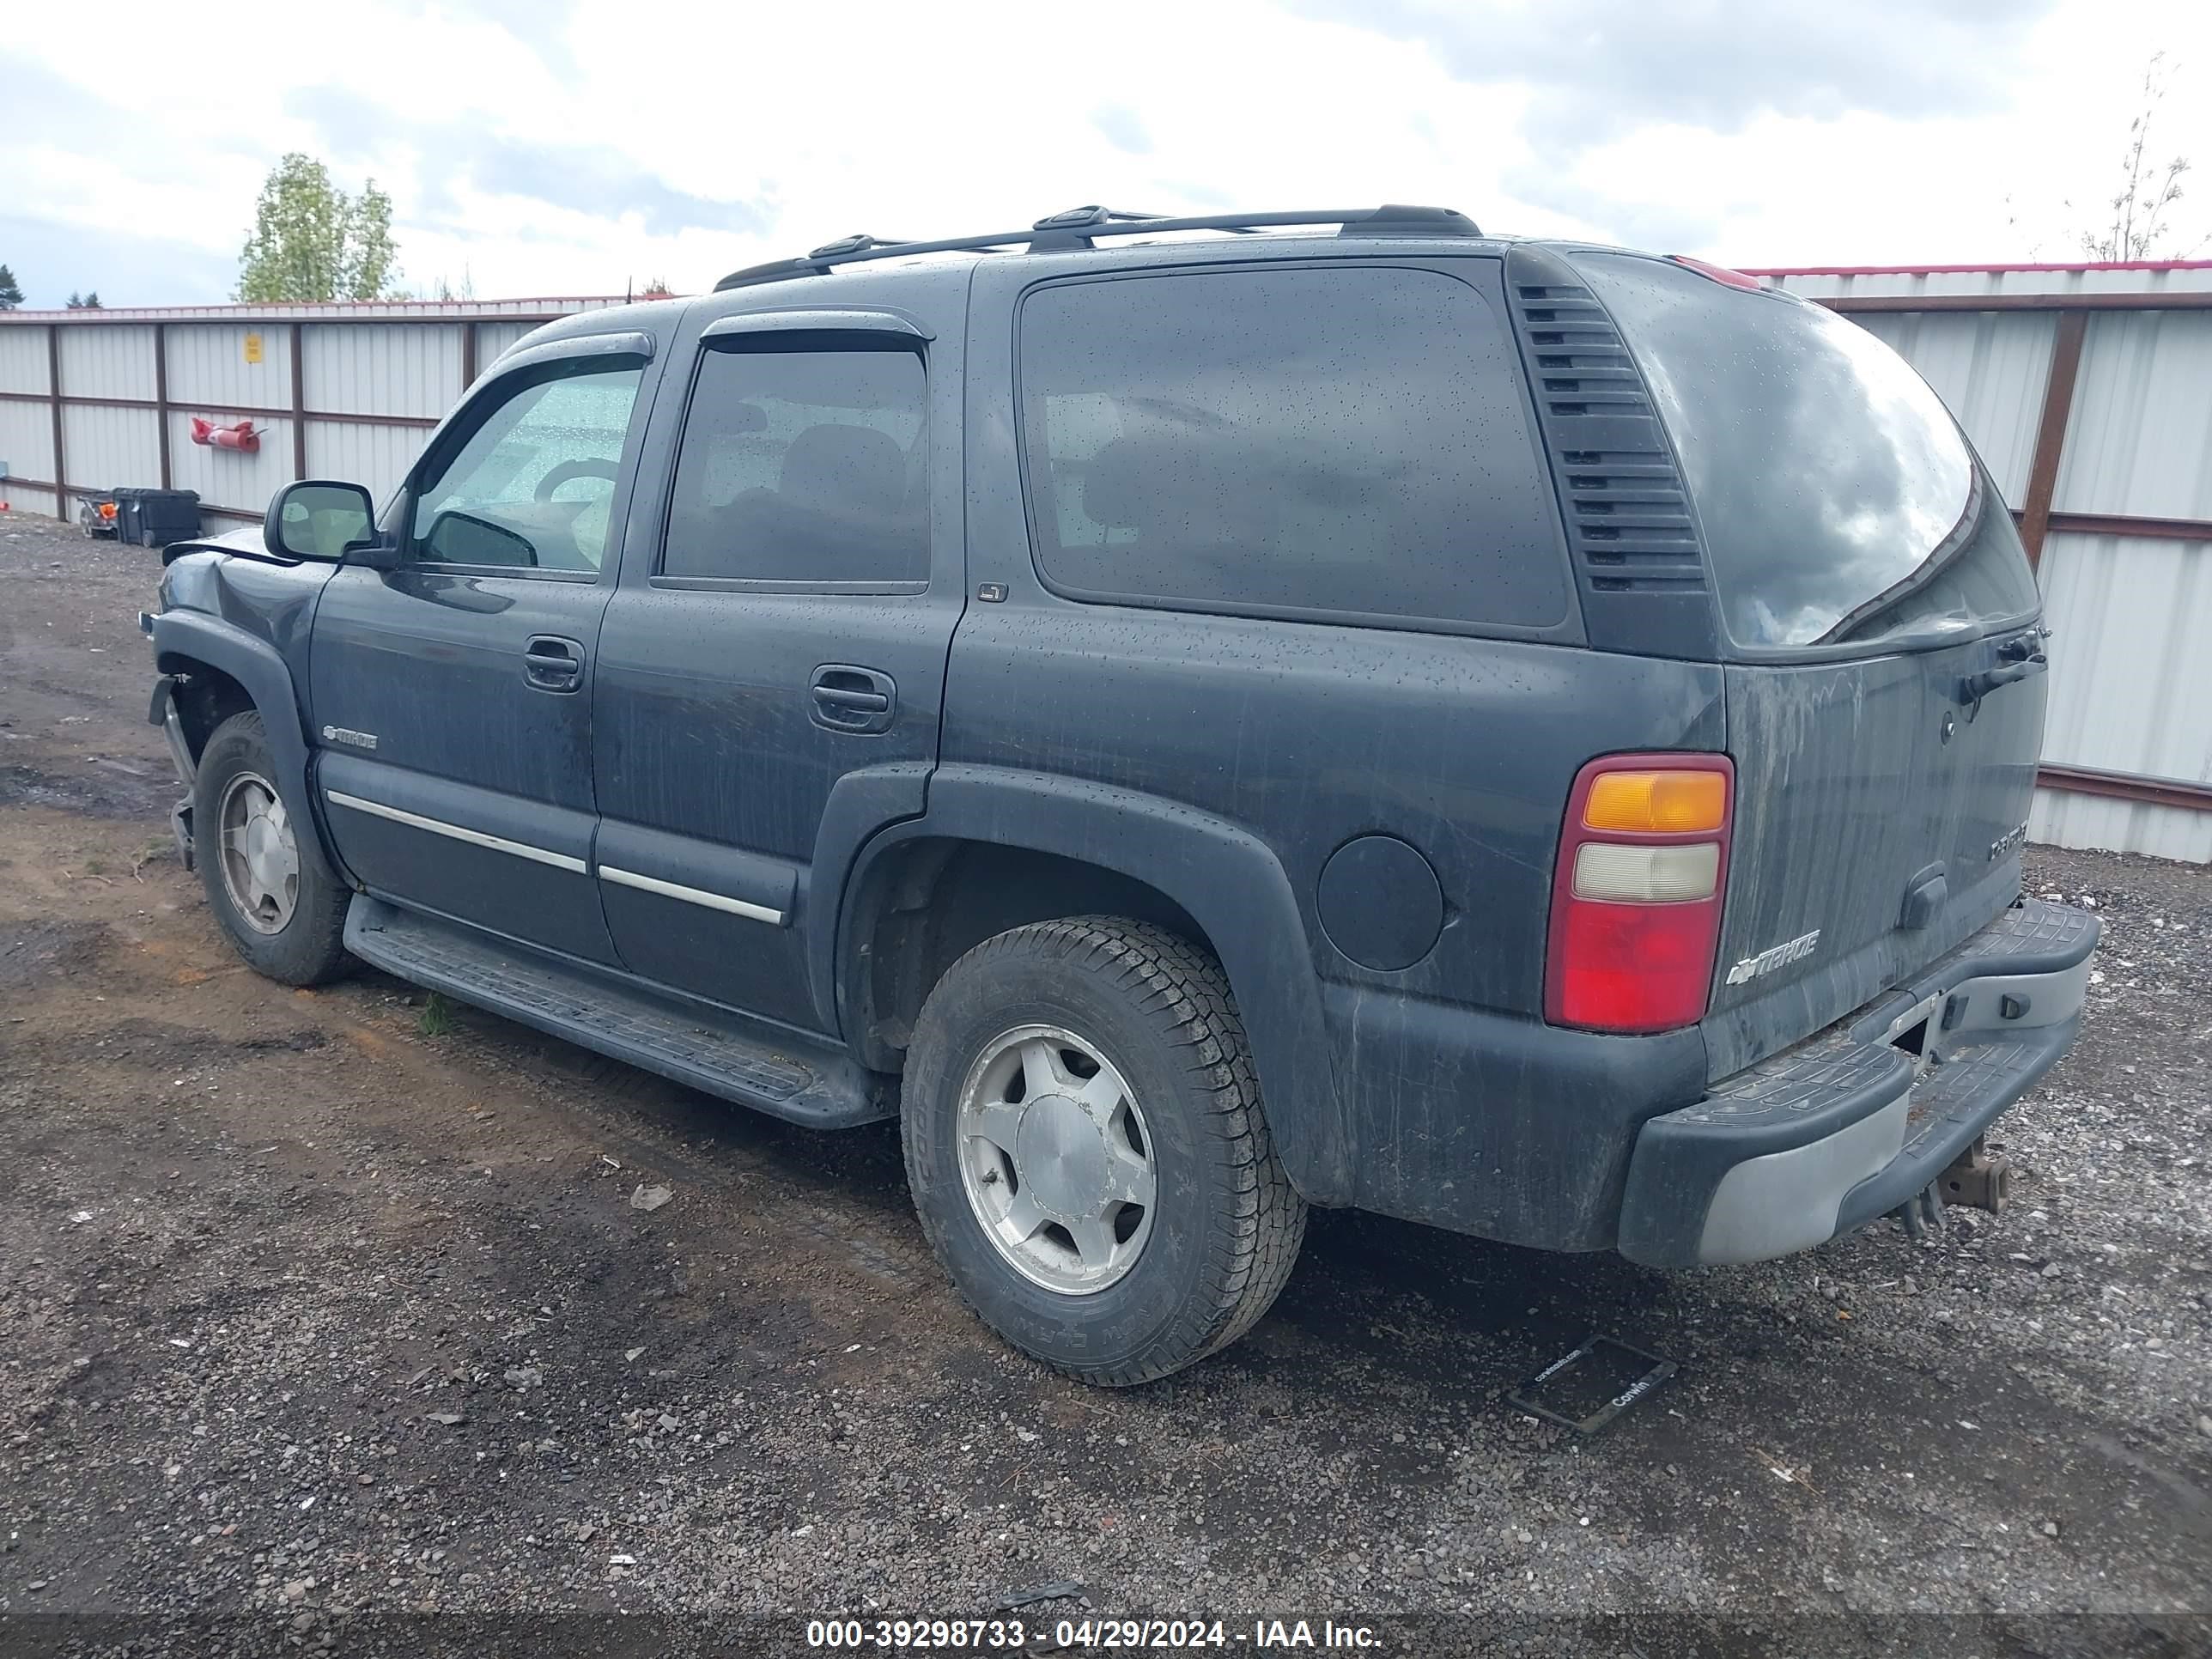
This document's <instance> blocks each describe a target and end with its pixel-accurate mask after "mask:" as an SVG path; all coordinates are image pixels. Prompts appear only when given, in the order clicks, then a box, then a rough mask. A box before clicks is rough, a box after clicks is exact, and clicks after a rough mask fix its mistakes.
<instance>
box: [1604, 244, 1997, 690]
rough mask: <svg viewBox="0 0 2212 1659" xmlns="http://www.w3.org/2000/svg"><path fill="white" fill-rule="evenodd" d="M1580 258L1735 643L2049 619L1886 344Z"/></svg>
mask: <svg viewBox="0 0 2212 1659" xmlns="http://www.w3.org/2000/svg"><path fill="white" fill-rule="evenodd" d="M1572 257H1573V260H1574V263H1575V264H1576V265H1577V268H1579V269H1580V270H1582V271H1583V273H1584V274H1585V275H1586V276H1588V277H1589V282H1590V285H1591V287H1592V288H1593V289H1595V290H1596V292H1597V295H1598V297H1599V298H1600V299H1601V300H1602V301H1604V302H1605V305H1606V308H1607V310H1608V311H1610V312H1611V313H1613V320H1614V322H1615V323H1616V324H1618V325H1620V329H1621V331H1622V332H1623V333H1624V334H1625V335H1626V337H1627V339H1628V343H1629V344H1630V346H1631V347H1632V349H1633V350H1634V352H1635V354H1636V357H1637V361H1638V363H1639V364H1640V365H1641V367H1642V368H1643V370H1644V378H1645V380H1647V381H1648V382H1649V384H1650V387H1651V393H1652V397H1653V398H1654V400H1655V401H1656V403H1657V404H1658V406H1659V413H1660V416H1661V418H1662V420H1663V421H1664V422H1666V425H1667V429H1668V432H1669V434H1671V435H1672V436H1673V438H1674V447H1675V449H1676V451H1677V453H1679V454H1680V457H1681V461H1682V468H1683V471H1684V473H1685V474H1686V477H1687V481H1688V483H1689V486H1690V495H1691V499H1692V501H1693V503H1694V504H1695V507H1696V509H1697V514H1698V520H1699V526H1700V528H1701V529H1702V530H1703V532H1704V534H1705V545H1706V549H1707V550H1708V552H1709V554H1710V555H1711V562H1712V568H1713V580H1714V585H1715V586H1716V588H1717V591H1718V592H1719V596H1720V601H1721V616H1722V620H1723V623H1724V624H1725V626H1726V627H1727V629H1728V633H1729V638H1730V639H1732V640H1733V641H1735V643H1736V644H1737V645H1739V646H1745V647H1754V648H1767V649H1772V648H1781V647H1802V646H1823V645H1845V644H1854V643H1863V644H1867V645H1878V644H1880V643H1881V641H1885V640H1891V639H1894V638H1897V637H1899V636H1900V635H1906V634H1916V635H1923V634H1930V633H1932V634H1936V635H1943V634H1947V633H1951V632H1960V633H1963V632H1966V631H1969V630H1978V629H1983V628H1985V627H1987V626H1990V625H1992V624H1994V623H1999V622H2009V621H2013V620H2016V619H2018V618H2019V617H2023V616H2025V615H2026V614H2027V613H2028V612H2029V611H2033V609H2034V607H2035V604H2036V592H2035V578H2034V576H2033V574H2032V573H2031V572H2030V571H2029V569H2028V565H2027V556H2026V555H2025V553H2023V552H2022V551H2021V544H2020V537H2019V535H2018V533H2017V532H2015V530H2014V528H2013V523H2012V515H2011V514H2010V513H2008V512H2007V511H2006V509H2005V504H2004V501H2003V500H2002V497H2001V496H2000V495H1998V494H1997V492H1996V489H1995V488H1994V486H1992V485H1991V484H1990V482H1989V479H1988V477H1987V475H1986V474H1985V473H1984V471H1983V470H1982V467H1981V464H1980V463H1979V461H1978V460H1977V459H1975V456H1974V453H1973V452H1972V449H1971V448H1970V447H1968V445H1967V443H1966V438H1965V436H1964V435H1962V434H1961V433H1960V430H1959V428H1958V423H1957V422H1954V420H1953V419H1952V418H1951V415H1950V412H1949V411H1948V410H1946V409H1945V408H1944V407H1943V404H1942V399H1941V398H1937V397H1936V394H1935V392H1933V391H1931V390H1930V389H1929V386H1928V383H1927V382H1926V381H1925V380H1922V379H1921V378H1920V376H1919V375H1918V374H1916V373H1915V372H1914V371H1913V369H1912V368H1911V365H1910V364H1908V363H1907V362H1905V360H1904V359H1903V358H1902V357H1900V356H1898V355H1897V354H1896V353H1895V352H1894V351H1893V350H1891V349H1889V347H1887V345H1885V344H1883V343H1881V341H1880V340H1877V339H1876V338H1875V337H1874V336H1872V335H1871V334H1869V333H1868V332H1867V331H1865V330H1864V329H1863V328H1860V327H1859V326H1858V325H1857V324H1855V323H1852V322H1850V321H1848V320H1846V319H1844V318H1842V317H1839V316H1838V315H1836V314H1835V313H1833V312H1831V311H1828V310H1826V309H1825V308H1824V307H1820V306H1814V305H1807V304H1802V303H1798V302H1796V301H1787V300H1780V299H1777V298H1774V297H1772V296H1770V295H1757V294H1747V293H1745V292H1743V291H1741V289H1731V288H1728V287H1725V286H1723V284H1721V283H1716V282H1713V281H1711V280H1710V279H1709V278H1707V277H1705V276H1699V275H1697V274H1696V273H1695V272H1692V271H1688V270H1683V269H1682V268H1681V267H1680V266H1678V265H1673V264H1668V263H1667V262H1666V261H1664V260H1660V259H1647V258H1638V257H1635V256H1632V255H1626V254H1605V253H1578V254H1576V255H1574V256H1572Z"/></svg>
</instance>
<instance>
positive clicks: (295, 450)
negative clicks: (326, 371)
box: [287, 323, 307, 481]
mask: <svg viewBox="0 0 2212 1659" xmlns="http://www.w3.org/2000/svg"><path fill="white" fill-rule="evenodd" d="M287 349H289V351H290V352H291V354H292V477H293V478H294V480H295V481H297V480H299V479H301V478H304V477H307V362H306V360H305V358H304V356H302V354H301V350H300V325H299V324H297V323H294V324H293V325H292V326H291V330H290V339H289V344H288V347H287Z"/></svg>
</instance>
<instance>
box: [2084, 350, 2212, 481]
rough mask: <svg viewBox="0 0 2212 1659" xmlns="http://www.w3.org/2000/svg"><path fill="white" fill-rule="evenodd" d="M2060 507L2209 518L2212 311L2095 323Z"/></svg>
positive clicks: (2087, 353)
mask: <svg viewBox="0 0 2212 1659" xmlns="http://www.w3.org/2000/svg"><path fill="white" fill-rule="evenodd" d="M2053 505H2055V506H2056V507H2058V508H2059V509H2060V510H2062V511H2064V512H2069V513H2136V514H2140V515H2142V516H2143V517H2145V518H2153V519H2212V311H2141V312H2107V313H2104V314H2102V315H2100V316H2097V317H2093V318H2092V319H2090V322H2089V332H2088V337H2087V340H2086V341H2085V342H2084V344H2083V348H2082V353H2081V379H2080V380H2079V381H2078V382H2077V384H2076V385H2075V390H2074V416H2073V419H2072V421H2071V422H2070V423H2069V425H2068V427H2067V429H2066V447H2065V449H2064V450H2063V453H2062V454H2061V457H2060V460H2059V464H2058V489H2057V495H2056V497H2055V498H2054V501H2053Z"/></svg>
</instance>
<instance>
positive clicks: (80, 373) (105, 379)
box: [60, 323, 154, 398]
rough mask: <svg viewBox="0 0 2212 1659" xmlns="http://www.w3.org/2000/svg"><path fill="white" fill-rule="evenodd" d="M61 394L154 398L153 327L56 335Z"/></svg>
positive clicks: (69, 331) (70, 330)
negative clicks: (59, 347)
mask: <svg viewBox="0 0 2212 1659" xmlns="http://www.w3.org/2000/svg"><path fill="white" fill-rule="evenodd" d="M60 334H61V354H62V391H63V392H65V393H66V394H67V395H69V396H70V397H72V398H151V397H153V395H154V325H152V324H151V323H143V324H137V325H131V326H125V327H117V328H65V329H63V330H61V331H60Z"/></svg>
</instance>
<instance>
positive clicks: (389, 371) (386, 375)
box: [300, 323, 468, 416]
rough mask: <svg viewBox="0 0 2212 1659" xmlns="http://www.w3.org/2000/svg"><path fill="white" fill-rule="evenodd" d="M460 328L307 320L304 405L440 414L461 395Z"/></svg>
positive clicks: (346, 410) (303, 358)
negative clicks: (371, 324) (322, 322)
mask: <svg viewBox="0 0 2212 1659" xmlns="http://www.w3.org/2000/svg"><path fill="white" fill-rule="evenodd" d="M467 326H468V325H467V324H465V323H386V324H380V325H378V326H376V327H374V328H363V327H362V326H360V325H339V324H325V325H313V324H310V325H308V326H307V327H306V328H304V329H302V330H301V343H300V355H301V362H302V366H303V372H304V376H305V378H304V382H303V390H304V392H305V394H306V401H307V407H308V408H309V409H312V410H316V411H317V412H318V413H323V412H328V413H334V414H346V415H419V416H438V415H442V414H444V413H445V412H446V410H447V409H449V408H451V407H452V406H453V401H454V399H455V398H459V396H460V395H461V331H462V330H463V329H465V328H466V327H467Z"/></svg>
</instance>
